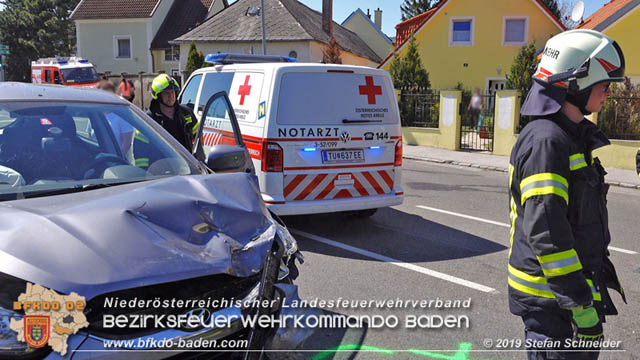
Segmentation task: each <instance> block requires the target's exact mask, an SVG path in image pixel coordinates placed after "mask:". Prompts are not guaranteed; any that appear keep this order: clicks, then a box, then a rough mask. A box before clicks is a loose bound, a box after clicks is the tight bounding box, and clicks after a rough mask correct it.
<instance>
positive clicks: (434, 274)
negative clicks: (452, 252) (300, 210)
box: [290, 229, 498, 294]
mask: <svg viewBox="0 0 640 360" xmlns="http://www.w3.org/2000/svg"><path fill="white" fill-rule="evenodd" d="M290 231H291V232H292V233H294V234H298V235H301V236H304V237H306V238H308V239H311V240H314V241H317V242H321V243H323V244H326V245H329V246H333V247H337V248H340V249H343V250H346V251H349V252H352V253H356V254H360V255H364V256H366V257H370V258H372V259H376V260H380V261H384V262H387V263H390V264H393V265H396V266H399V267H401V268H405V269H407V270H413V271H416V272H419V273H421V274H424V275H428V276H432V277H435V278H438V279H441V280H446V281H449V282H452V283H455V284H458V285H462V286H466V287H468V288H472V289H475V290H479V291H482V292H486V293H493V294H497V293H498V291H497V290H496V289H494V288H490V287H488V286H484V285H481V284H478V283H474V282H472V281H468V280H464V279H461V278H458V277H455V276H451V275H447V274H445V273H441V272H439V271H435V270H431V269H427V268H425V267H422V266H417V265H413V264H409V263H406V262H404V261H400V260H396V259H394V258H390V257H387V256H384V255H380V254H377V253H374V252H371V251H368V250H364V249H360V248H357V247H354V246H350V245H346V244H343V243H340V242H337V241H333V240H329V239H327V238H323V237H321V236H318V235H314V234H310V233H308V232H304V231H301V230H296V229H290Z"/></svg>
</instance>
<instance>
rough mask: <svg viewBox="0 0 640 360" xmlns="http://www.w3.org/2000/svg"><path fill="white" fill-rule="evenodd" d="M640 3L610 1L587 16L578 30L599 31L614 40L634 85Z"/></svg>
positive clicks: (638, 74)
mask: <svg viewBox="0 0 640 360" xmlns="http://www.w3.org/2000/svg"><path fill="white" fill-rule="evenodd" d="M638 5H640V1H636V0H611V1H610V2H608V3H606V4H605V5H604V6H603V7H602V8H600V9H599V10H598V11H596V12H595V13H593V14H592V15H591V16H589V17H588V18H587V19H586V20H584V22H583V23H582V24H580V25H579V26H578V27H577V28H578V29H592V30H597V31H600V32H602V33H604V34H606V35H608V36H609V37H611V38H612V39H614V40H615V41H616V42H617V43H618V45H620V48H622V52H623V53H624V59H625V62H626V68H625V73H626V76H628V77H630V78H631V81H632V82H634V83H640V42H638V39H636V38H635V37H636V36H637V32H638V24H640V6H638Z"/></svg>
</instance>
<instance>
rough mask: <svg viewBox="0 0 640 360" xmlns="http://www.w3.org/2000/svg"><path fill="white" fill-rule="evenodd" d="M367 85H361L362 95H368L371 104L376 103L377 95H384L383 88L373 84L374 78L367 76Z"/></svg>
mask: <svg viewBox="0 0 640 360" xmlns="http://www.w3.org/2000/svg"><path fill="white" fill-rule="evenodd" d="M365 81H366V83H367V84H366V85H360V86H358V88H359V89H360V95H367V101H368V102H369V104H370V105H371V104H375V103H376V95H382V86H379V85H374V84H373V76H365Z"/></svg>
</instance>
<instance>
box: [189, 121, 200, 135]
mask: <svg viewBox="0 0 640 360" xmlns="http://www.w3.org/2000/svg"><path fill="white" fill-rule="evenodd" d="M198 124H200V121H196V123H195V124H194V125H193V127H192V128H191V132H192V133H193V135H196V134H197V133H198Z"/></svg>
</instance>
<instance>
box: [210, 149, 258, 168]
mask: <svg viewBox="0 0 640 360" xmlns="http://www.w3.org/2000/svg"><path fill="white" fill-rule="evenodd" d="M246 154H247V151H246V149H245V148H243V147H240V146H233V145H215V146H212V147H211V151H210V152H209V155H208V156H207V166H208V167H209V169H211V170H213V171H215V172H240V171H245V169H247V157H246ZM249 161H250V160H249Z"/></svg>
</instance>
